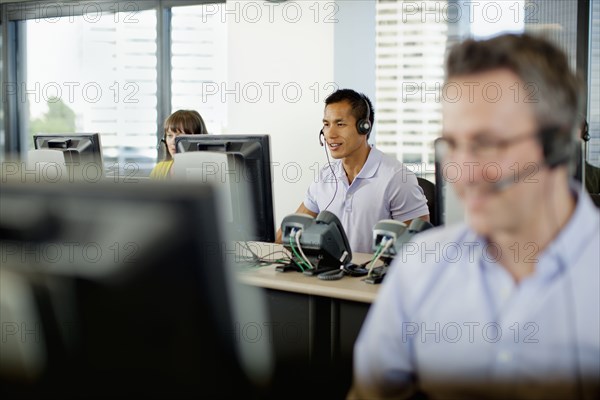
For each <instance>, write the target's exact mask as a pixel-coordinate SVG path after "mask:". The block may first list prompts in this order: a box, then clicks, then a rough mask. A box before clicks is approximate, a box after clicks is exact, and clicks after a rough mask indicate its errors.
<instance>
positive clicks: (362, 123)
mask: <svg viewBox="0 0 600 400" xmlns="http://www.w3.org/2000/svg"><path fill="white" fill-rule="evenodd" d="M361 97H362V99H363V101H364V102H365V104H366V106H367V115H366V118H362V119H360V120H358V121H357V122H356V130H357V131H358V133H360V134H361V135H368V134H369V133H371V128H372V124H371V120H370V118H371V106H369V102H368V101H367V98H366V97H365V96H364V95H361Z"/></svg>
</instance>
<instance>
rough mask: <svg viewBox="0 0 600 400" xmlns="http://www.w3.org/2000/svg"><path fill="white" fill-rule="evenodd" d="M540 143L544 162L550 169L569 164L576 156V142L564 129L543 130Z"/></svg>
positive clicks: (549, 128)
mask: <svg viewBox="0 0 600 400" xmlns="http://www.w3.org/2000/svg"><path fill="white" fill-rule="evenodd" d="M538 135H539V141H540V143H541V145H542V150H543V152H544V162H545V164H546V166H547V167H548V168H550V169H553V168H554V167H557V166H559V165H562V164H565V163H567V162H569V160H570V159H571V158H572V157H573V155H574V141H573V140H572V139H571V136H570V135H569V134H568V133H566V132H565V130H564V128H559V127H548V128H542V129H541V130H540V131H539V133H538Z"/></svg>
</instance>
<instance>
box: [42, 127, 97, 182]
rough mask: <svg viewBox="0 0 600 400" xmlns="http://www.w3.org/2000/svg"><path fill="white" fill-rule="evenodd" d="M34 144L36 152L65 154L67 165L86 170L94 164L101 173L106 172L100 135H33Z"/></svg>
mask: <svg viewBox="0 0 600 400" xmlns="http://www.w3.org/2000/svg"><path fill="white" fill-rule="evenodd" d="M33 144H34V147H35V149H36V150H39V149H47V150H57V151H61V152H63V154H64V155H65V161H66V163H67V165H79V167H80V168H83V169H84V170H85V169H86V168H89V167H92V166H90V165H88V164H93V167H97V168H99V171H100V172H101V173H102V172H103V170H104V166H103V160H102V144H101V143H100V134H99V133H64V134H54V133H52V134H47V133H43V134H37V135H33ZM100 175H101V174H100Z"/></svg>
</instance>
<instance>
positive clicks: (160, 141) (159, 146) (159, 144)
mask: <svg viewBox="0 0 600 400" xmlns="http://www.w3.org/2000/svg"><path fill="white" fill-rule="evenodd" d="M161 143H164V145H165V148H166V147H167V141H166V140H165V138H164V137H163V138H161V139H160V140H159V142H158V145H156V150H160V148H161Z"/></svg>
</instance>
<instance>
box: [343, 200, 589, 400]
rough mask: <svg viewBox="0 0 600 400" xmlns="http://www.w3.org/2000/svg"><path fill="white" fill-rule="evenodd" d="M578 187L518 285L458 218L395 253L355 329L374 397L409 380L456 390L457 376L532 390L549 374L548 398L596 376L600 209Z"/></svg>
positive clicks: (359, 360)
mask: <svg viewBox="0 0 600 400" xmlns="http://www.w3.org/2000/svg"><path fill="white" fill-rule="evenodd" d="M577 197H578V200H577V206H576V208H575V211H574V213H573V215H572V216H571V218H570V219H569V221H568V222H567V224H566V225H565V227H564V228H563V229H562V230H561V231H560V233H559V234H558V236H557V237H556V238H555V239H554V240H553V241H552V242H551V243H550V245H549V246H548V247H546V248H545V249H544V250H543V251H542V252H541V253H540V254H539V255H538V256H537V257H538V259H537V264H536V268H535V272H534V273H533V274H532V275H530V276H529V277H527V278H525V279H524V280H522V281H521V282H520V284H518V285H517V284H516V283H515V282H514V280H513V278H512V277H511V276H510V275H509V273H508V272H507V271H506V270H505V269H504V268H503V267H502V266H501V265H500V264H499V263H496V262H495V259H494V256H493V251H491V250H493V249H492V247H491V245H489V244H488V243H487V242H486V241H485V240H484V239H483V238H481V237H478V236H477V235H476V234H475V233H474V232H473V231H471V230H470V229H469V228H467V227H466V226H465V225H460V226H453V227H448V228H446V229H443V228H439V229H431V230H429V231H426V232H424V233H422V234H420V235H418V236H416V237H415V238H414V240H415V241H414V242H413V243H409V244H408V245H407V246H406V247H405V248H404V250H405V251H404V254H402V255H398V256H397V257H396V259H395V260H394V262H393V263H392V265H391V267H390V268H391V270H390V272H389V273H388V275H387V276H386V278H385V280H384V282H383V285H382V288H381V291H380V292H379V295H378V297H377V300H376V301H375V303H374V305H373V306H372V308H371V309H370V311H369V314H368V316H367V319H366V320H365V323H364V325H363V327H362V330H361V332H360V335H359V338H358V339H357V342H356V344H355V349H354V350H355V353H354V357H355V359H354V374H355V380H356V382H357V383H358V384H359V385H360V386H363V387H366V388H369V389H371V390H372V393H370V394H371V395H373V396H374V397H378V396H381V397H386V395H390V394H397V393H398V392H399V391H401V390H403V389H407V388H409V387H411V386H412V387H414V385H413V383H414V382H415V380H416V381H418V386H419V387H420V388H421V389H422V390H424V391H426V392H429V393H436V392H439V393H437V394H440V395H441V394H443V393H445V394H448V393H452V394H451V397H452V396H455V395H456V396H460V397H462V396H463V395H464V393H462V394H457V393H456V392H454V393H453V392H452V390H459V393H460V389H458V387H459V386H462V385H464V384H474V385H480V386H479V389H482V386H481V385H483V387H486V388H489V387H490V386H491V385H494V384H498V385H500V387H502V390H505V391H507V392H502V391H500V392H495V393H502V395H507V396H511V397H530V396H535V395H536V393H538V390H539V391H543V390H544V389H548V385H549V383H552V384H556V385H558V387H557V388H556V389H555V390H556V391H554V392H552V397H555V398H561V397H565V396H566V397H574V396H576V394H577V393H578V391H580V390H581V389H582V388H585V387H589V384H590V383H591V384H595V385H597V384H598V383H599V382H600V213H599V211H598V209H596V208H595V206H594V205H593V204H592V202H591V200H590V198H589V197H588V195H587V194H583V195H581V192H578V193H577ZM534 246H535V244H534V243H516V244H515V247H514V251H520V252H521V254H520V255H521V256H522V255H527V254H530V253H532V251H533V250H534V249H535V247H534ZM535 261H536V260H534V259H533V258H532V262H535ZM446 384H450V385H455V387H454V388H453V389H450V390H448V388H447V387H446V388H444V386H443V385H446ZM463 389H464V387H463ZM471 389H472V388H471ZM596 389H597V387H596ZM561 391H562V392H561ZM486 395H489V393H486Z"/></svg>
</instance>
